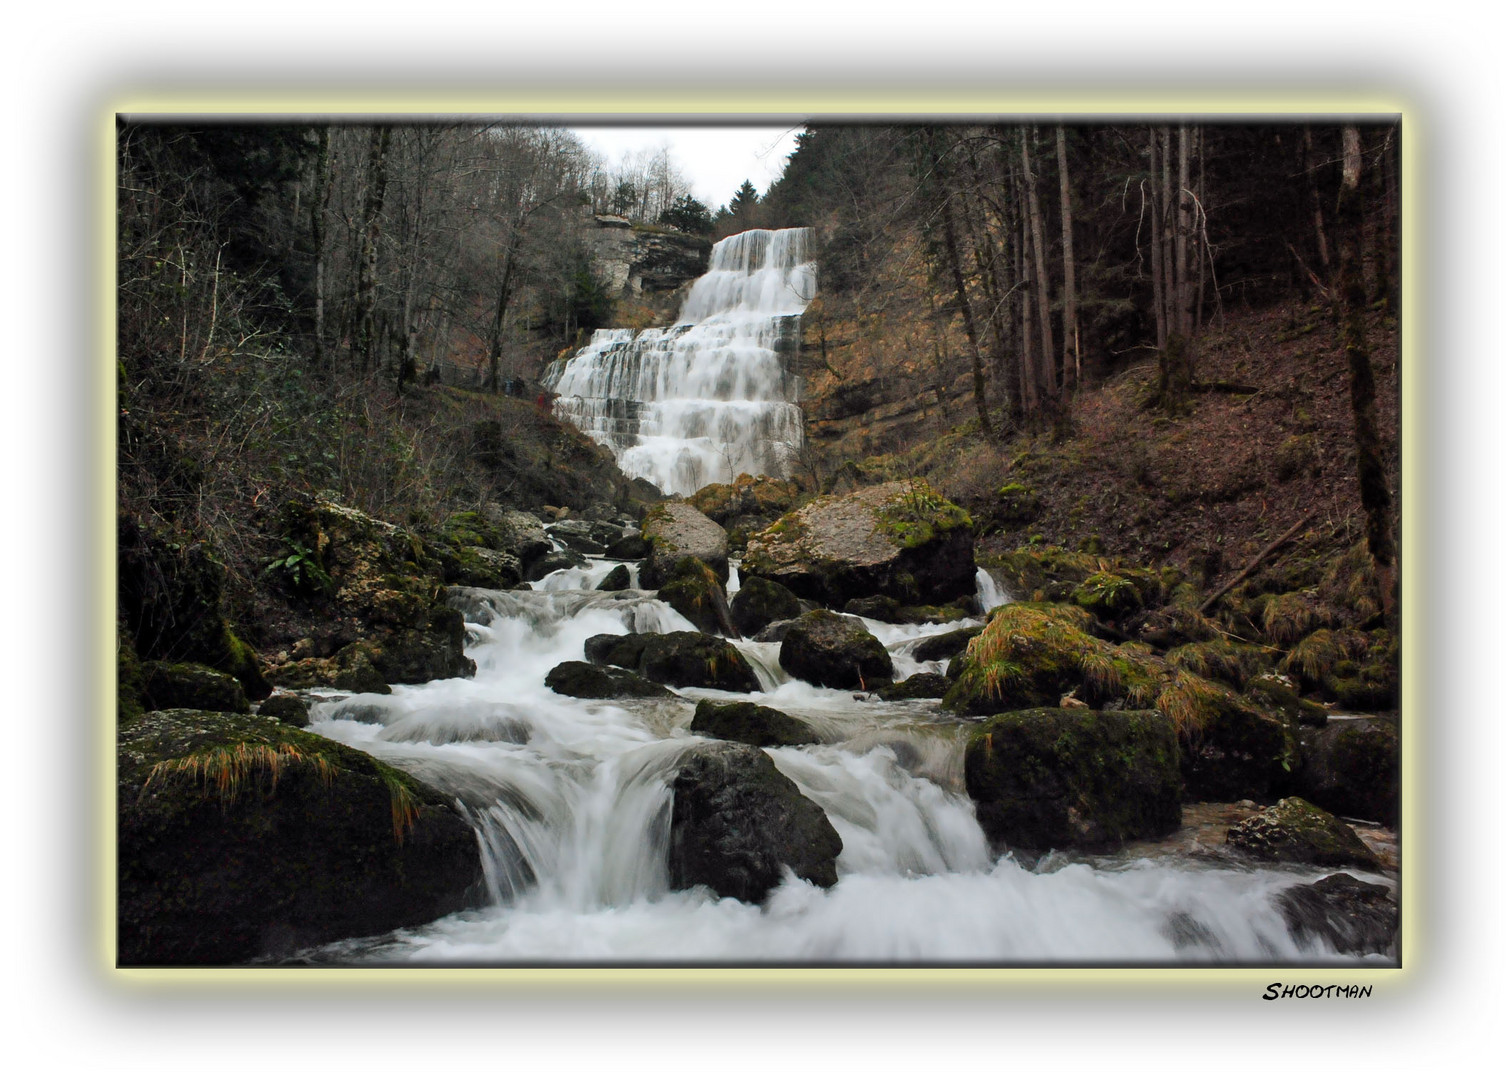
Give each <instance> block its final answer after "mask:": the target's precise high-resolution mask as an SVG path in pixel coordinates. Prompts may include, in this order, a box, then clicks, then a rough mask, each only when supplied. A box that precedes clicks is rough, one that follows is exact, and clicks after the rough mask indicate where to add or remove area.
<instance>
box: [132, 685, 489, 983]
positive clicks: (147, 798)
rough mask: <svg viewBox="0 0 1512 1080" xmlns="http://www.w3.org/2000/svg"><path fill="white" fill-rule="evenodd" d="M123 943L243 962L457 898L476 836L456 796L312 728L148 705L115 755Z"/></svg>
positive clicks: (475, 872)
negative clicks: (455, 804) (150, 709)
mask: <svg viewBox="0 0 1512 1080" xmlns="http://www.w3.org/2000/svg"><path fill="white" fill-rule="evenodd" d="M117 784H118V786H117V805H118V807H119V814H118V823H119V824H118V830H119V831H118V834H117V835H118V872H119V878H118V881H119V894H118V896H119V901H118V909H117V911H118V924H117V925H118V953H117V960H118V962H119V963H121V964H125V965H137V964H173V965H179V964H184V965H191V964H235V963H240V962H243V961H246V960H250V959H252V958H254V957H256V956H259V955H265V954H270V953H272V954H283V953H288V952H292V951H294V950H296V949H300V948H304V947H307V946H310V945H315V944H319V943H321V942H325V941H334V940H337V939H340V938H345V937H353V936H359V935H366V934H378V933H384V932H386V931H388V930H393V929H395V928H397V927H400V926H408V925H414V924H417V923H424V922H429V921H431V920H432V919H436V918H439V917H440V916H442V915H445V914H447V913H449V912H452V911H456V910H458V909H459V908H461V907H463V906H464V904H465V902H466V900H467V896H468V893H469V890H470V889H471V888H472V887H473V886H474V884H475V883H476V882H477V881H478V879H479V877H480V868H479V863H478V847H477V840H476V838H475V836H474V834H473V830H472V828H471V826H469V825H468V824H467V823H466V822H465V821H463V820H462V818H461V817H460V816H459V815H458V813H457V812H456V810H455V809H453V807H452V805H451V800H450V799H449V798H447V797H446V796H443V795H442V794H440V793H439V792H437V791H435V790H434V789H432V788H430V787H428V786H426V785H425V784H422V783H421V782H420V781H418V780H415V779H414V778H413V777H411V776H408V775H407V774H405V773H403V772H400V771H399V770H397V769H393V768H390V767H389V766H386V765H383V764H382V763H380V762H378V761H377V760H376V759H374V758H372V757H369V756H368V755H367V754H363V753H361V752H359V751H356V750H353V749H351V748H350V747H347V746H343V745H342V744H340V743H337V742H333V741H331V740H329V739H324V738H322V737H320V736H318V735H315V734H312V733H310V732H307V731H301V730H299V729H297V728H293V727H289V726H287V725H282V724H270V723H269V722H268V721H267V720H265V719H262V718H259V717H253V716H239V715H236V714H232V713H218V712H201V711H193V710H185V709H179V710H172V711H167V712H154V713H146V714H144V715H142V716H141V717H138V718H137V720H135V721H133V722H132V723H131V724H129V725H127V726H125V727H123V728H122V729H121V732H120V737H119V744H118V753H117Z"/></svg>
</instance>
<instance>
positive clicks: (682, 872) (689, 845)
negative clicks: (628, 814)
mask: <svg viewBox="0 0 1512 1080" xmlns="http://www.w3.org/2000/svg"><path fill="white" fill-rule="evenodd" d="M670 786H671V788H672V828H671V843H670V845H669V848H668V853H667V863H668V874H669V880H670V884H671V886H672V888H674V889H687V888H691V887H693V886H695V885H703V886H706V887H707V888H710V889H712V890H713V891H714V892H716V893H718V894H719V895H720V896H730V897H734V898H735V899H737V900H742V901H744V902H746V903H748V904H759V903H761V902H762V901H763V900H764V899H765V898H766V896H767V894H768V893H769V892H771V891H772V890H773V889H774V888H776V887H777V886H778V885H780V884H781V883H782V877H783V870H784V868H787V869H791V870H792V872H793V873H794V874H796V875H797V876H798V877H800V878H803V879H804V880H805V881H809V882H812V883H813V884H815V885H818V886H821V887H826V888H827V887H828V886H831V885H833V884H835V882H836V881H837V880H838V875H837V872H836V868H835V860H836V859H837V858H838V857H839V855H840V850H841V841H840V834H839V833H837V832H836V831H835V827H834V826H833V825H831V824H830V821H829V818H827V817H826V816H825V814H824V811H823V810H822V809H820V807H819V806H818V805H817V804H816V803H814V802H813V801H812V800H810V799H808V798H807V797H806V796H804V794H803V793H802V792H801V791H799V790H798V785H797V784H795V783H793V782H792V781H791V780H789V779H788V778H787V777H786V776H783V775H782V773H780V772H778V771H777V766H776V765H774V764H773V763H772V759H771V758H770V757H768V756H767V755H766V754H765V753H764V752H762V751H761V750H758V749H756V748H755V747H752V746H745V745H742V744H740V743H728V742H726V743H709V744H706V745H700V746H697V747H694V748H692V749H690V750H689V751H688V752H687V753H686V754H684V756H683V757H682V759H681V760H680V761H679V763H678V765H677V769H676V772H675V773H674V775H673V777H672V780H671V784H670Z"/></svg>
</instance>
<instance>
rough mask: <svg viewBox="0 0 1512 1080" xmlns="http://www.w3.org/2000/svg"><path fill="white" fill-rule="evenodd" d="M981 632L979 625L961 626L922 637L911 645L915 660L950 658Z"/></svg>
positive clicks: (962, 650) (956, 654) (963, 649)
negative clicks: (957, 628)
mask: <svg viewBox="0 0 1512 1080" xmlns="http://www.w3.org/2000/svg"><path fill="white" fill-rule="evenodd" d="M981 632H982V628H981V627H980V626H963V627H961V629H959V630H947V631H946V632H945V633H943V634H934V635H932V636H930V637H927V638H922V639H920V641H919V642H918V644H916V645H915V646H914V647H913V657H914V659H915V660H924V661H930V660H951V659H954V658H955V657H957V656H960V655H961V654H962V653H963V652H965V651H966V646H968V645H970V644H971V642H972V641H973V640H974V639H975V638H976V636H977V635H978V634H980V633H981Z"/></svg>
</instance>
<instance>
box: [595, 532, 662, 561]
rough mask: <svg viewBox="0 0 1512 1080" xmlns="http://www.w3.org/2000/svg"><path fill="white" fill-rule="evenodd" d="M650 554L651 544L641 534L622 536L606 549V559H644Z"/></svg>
mask: <svg viewBox="0 0 1512 1080" xmlns="http://www.w3.org/2000/svg"><path fill="white" fill-rule="evenodd" d="M650 553H651V544H650V542H649V541H648V540H647V539H646V538H645V537H643V536H641V535H640V534H639V533H633V534H631V535H629V536H621V537H620V538H619V539H618V540H616V541H614V542H613V543H611V544H609V545H608V546H606V547H605V548H604V558H606V559H644V558H645V557H646V556H647V555H649V554H650Z"/></svg>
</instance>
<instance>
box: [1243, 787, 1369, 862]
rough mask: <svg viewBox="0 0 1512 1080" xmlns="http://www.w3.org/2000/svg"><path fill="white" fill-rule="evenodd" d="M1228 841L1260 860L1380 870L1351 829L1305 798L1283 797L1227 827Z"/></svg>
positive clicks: (1367, 849)
mask: <svg viewBox="0 0 1512 1080" xmlns="http://www.w3.org/2000/svg"><path fill="white" fill-rule="evenodd" d="M1228 842H1229V843H1230V844H1231V845H1233V846H1234V847H1236V848H1238V849H1239V850H1241V851H1243V852H1245V853H1247V854H1249V855H1252V856H1254V857H1256V858H1259V859H1267V860H1271V861H1274V862H1300V863H1310V864H1312V865H1313V866H1356V867H1360V868H1361V869H1365V870H1375V869H1379V863H1377V861H1376V857H1375V856H1374V855H1372V854H1371V853H1370V849H1369V848H1367V847H1366V846H1365V844H1364V842H1363V841H1361V840H1360V838H1359V837H1358V836H1356V835H1355V834H1354V830H1353V829H1351V828H1350V827H1349V826H1348V825H1346V824H1344V823H1343V822H1342V821H1340V820H1339V819H1338V818H1336V817H1334V816H1333V815H1332V814H1330V813H1328V812H1327V811H1326V810H1320V809H1318V807H1316V806H1314V805H1313V804H1312V803H1310V802H1308V801H1307V800H1306V799H1300V798H1296V797H1292V798H1289V799H1282V800H1281V801H1280V802H1279V803H1277V804H1276V805H1275V806H1272V807H1270V808H1269V809H1268V810H1263V811H1261V812H1260V813H1259V814H1256V815H1255V816H1254V817H1252V818H1248V819H1247V820H1245V821H1241V822H1240V823H1239V824H1238V825H1235V826H1234V827H1233V828H1231V829H1229V832H1228Z"/></svg>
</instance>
